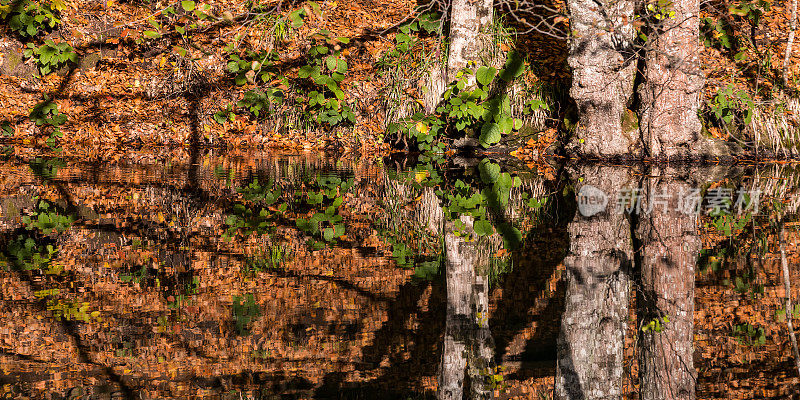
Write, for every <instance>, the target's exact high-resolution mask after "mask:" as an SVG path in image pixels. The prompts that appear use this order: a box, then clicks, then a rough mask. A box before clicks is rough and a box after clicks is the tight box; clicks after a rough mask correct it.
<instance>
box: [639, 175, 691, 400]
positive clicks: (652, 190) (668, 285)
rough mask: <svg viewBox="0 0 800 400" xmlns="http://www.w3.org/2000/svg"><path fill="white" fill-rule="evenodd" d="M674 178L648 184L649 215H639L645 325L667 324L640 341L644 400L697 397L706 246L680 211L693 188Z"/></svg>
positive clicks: (654, 179) (645, 188) (645, 204)
mask: <svg viewBox="0 0 800 400" xmlns="http://www.w3.org/2000/svg"><path fill="white" fill-rule="evenodd" d="M674 173H675V171H666V170H663V171H662V170H656V171H653V172H652V173H651V174H649V175H650V178H646V180H645V181H644V183H643V188H642V197H641V199H642V209H643V210H647V211H642V212H641V213H640V218H639V222H638V226H637V227H636V232H637V237H638V238H639V240H640V241H641V242H640V249H639V250H640V256H641V258H640V260H641V288H642V290H641V294H640V298H639V302H638V304H639V305H640V313H639V315H640V321H641V322H642V323H643V324H645V325H646V324H648V323H649V322H650V321H653V320H654V319H658V320H659V321H660V322H662V327H661V329H660V331H658V330H652V329H649V330H647V331H646V332H641V336H640V353H639V375H640V385H641V398H642V399H643V400H656V399H694V397H695V380H696V373H695V369H694V361H693V356H694V350H693V341H692V340H693V328H694V280H695V274H694V267H695V264H696V262H697V254H698V252H699V251H700V248H701V242H700V239H699V237H698V234H697V213H696V212H694V210H688V209H687V210H683V211H685V212H679V211H677V210H676V208H677V207H678V202H679V197H681V196H680V194H681V193H688V192H689V190H690V189H691V187H690V184H689V183H687V182H686V181H681V180H678V179H674V178H669V177H666V176H667V175H669V176H672V175H674ZM666 196H670V197H669V200H665V199H666V198H667V197H666ZM683 198H684V199H686V197H685V196H683ZM655 199H657V200H655ZM648 211H649V212H648ZM664 318H666V319H668V321H666V320H665V319H664Z"/></svg>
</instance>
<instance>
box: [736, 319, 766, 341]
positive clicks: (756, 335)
mask: <svg viewBox="0 0 800 400" xmlns="http://www.w3.org/2000/svg"><path fill="white" fill-rule="evenodd" d="M733 335H734V336H736V338H737V339H738V340H739V343H740V344H741V345H743V346H752V347H758V346H763V345H764V344H766V343H767V336H766V335H765V334H764V328H762V327H756V326H754V325H751V324H749V323H743V324H736V325H734V327H733Z"/></svg>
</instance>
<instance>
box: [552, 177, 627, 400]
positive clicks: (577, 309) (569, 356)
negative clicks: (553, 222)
mask: <svg viewBox="0 0 800 400" xmlns="http://www.w3.org/2000/svg"><path fill="white" fill-rule="evenodd" d="M578 177H582V178H583V188H587V187H588V186H587V185H591V186H593V187H594V188H597V189H599V190H601V191H603V192H604V193H605V194H606V195H608V198H609V199H611V198H613V194H614V193H616V192H617V191H618V190H620V189H624V188H630V187H632V186H633V184H634V182H635V181H634V180H633V175H632V174H631V173H630V171H628V170H625V169H621V168H614V167H584V168H581V169H580V170H579V171H577V172H575V173H573V178H578ZM579 193H585V192H579ZM579 201H580V196H579ZM568 231H569V234H570V239H571V243H570V253H569V255H567V257H566V258H565V259H564V265H565V266H566V270H567V275H566V280H567V293H566V300H565V305H564V314H563V315H562V317H561V332H560V334H559V337H558V368H557V370H556V398H558V399H618V398H621V397H622V380H623V360H624V352H623V350H624V346H625V329H626V326H627V319H628V301H629V300H628V299H629V291H630V279H629V270H630V264H631V260H632V259H633V257H632V254H633V246H632V243H631V235H630V233H631V230H630V222H629V221H628V219H627V217H626V216H625V214H623V213H622V212H618V211H617V210H616V209H615V207H614V204H607V206H606V208H605V211H601V212H599V213H598V214H595V215H592V216H590V217H586V216H584V215H582V214H581V213H580V212H578V213H576V215H575V219H574V220H573V222H572V223H570V225H569V227H568Z"/></svg>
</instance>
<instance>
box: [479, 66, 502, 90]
mask: <svg viewBox="0 0 800 400" xmlns="http://www.w3.org/2000/svg"><path fill="white" fill-rule="evenodd" d="M496 74H497V69H495V68H494V67H480V68H478V72H477V73H476V74H475V78H476V79H477V80H478V83H480V84H481V85H482V86H486V85H488V84H490V83H492V81H493V80H494V76H495V75H496Z"/></svg>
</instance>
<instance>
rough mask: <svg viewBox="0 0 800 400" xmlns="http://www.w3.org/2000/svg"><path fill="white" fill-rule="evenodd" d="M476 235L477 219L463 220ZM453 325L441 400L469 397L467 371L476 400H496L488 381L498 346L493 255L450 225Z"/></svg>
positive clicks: (448, 263)
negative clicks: (492, 325) (492, 320)
mask: <svg viewBox="0 0 800 400" xmlns="http://www.w3.org/2000/svg"><path fill="white" fill-rule="evenodd" d="M462 221H463V222H465V223H466V224H467V226H468V230H469V231H471V228H472V219H471V218H468V217H462ZM444 245H445V255H446V261H445V279H446V282H447V323H446V328H445V335H444V344H443V348H442V365H441V373H440V376H439V399H461V398H462V397H463V394H464V393H463V390H464V389H463V388H464V379H465V371H466V372H467V374H468V377H469V379H470V382H471V385H470V398H474V399H484V398H490V397H491V388H489V387H487V385H486V377H487V376H488V374H490V373H492V372H493V368H492V365H491V363H492V359H493V357H494V342H493V340H492V336H491V332H490V330H489V316H488V311H489V275H488V272H489V271H488V254H486V252H485V251H482V249H481V247H480V246H481V242H480V241H478V240H471V241H467V240H465V239H464V238H463V237H461V236H458V235H456V234H455V232H454V230H453V227H452V224H451V223H448V224H446V228H445V233H444Z"/></svg>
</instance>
